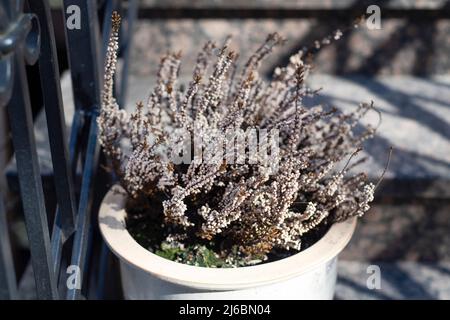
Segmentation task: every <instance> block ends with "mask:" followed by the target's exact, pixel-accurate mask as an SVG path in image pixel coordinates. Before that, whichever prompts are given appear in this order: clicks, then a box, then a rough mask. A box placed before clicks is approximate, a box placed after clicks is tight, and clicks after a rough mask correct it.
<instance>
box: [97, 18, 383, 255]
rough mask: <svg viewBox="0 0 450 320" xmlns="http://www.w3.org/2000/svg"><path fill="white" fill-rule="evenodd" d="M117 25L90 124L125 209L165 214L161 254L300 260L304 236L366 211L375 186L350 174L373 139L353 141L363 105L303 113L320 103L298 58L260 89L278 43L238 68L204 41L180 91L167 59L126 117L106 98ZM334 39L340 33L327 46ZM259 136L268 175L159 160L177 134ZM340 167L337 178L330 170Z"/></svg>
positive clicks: (269, 42)
mask: <svg viewBox="0 0 450 320" xmlns="http://www.w3.org/2000/svg"><path fill="white" fill-rule="evenodd" d="M119 25H120V18H119V16H118V15H117V14H114V16H113V32H112V36H111V38H110V43H109V47H108V52H107V57H106V67H105V81H104V91H103V105H102V109H101V114H100V116H99V118H98V124H99V128H100V134H99V136H100V143H101V145H102V146H103V150H104V152H105V153H106V155H107V156H108V157H109V159H110V160H111V163H112V166H113V168H114V170H115V173H116V175H117V177H118V178H119V180H120V183H121V185H122V186H123V188H124V189H125V190H126V192H127V193H128V195H129V197H130V199H135V200H136V201H137V202H140V203H142V201H151V202H155V201H156V202H159V203H162V206H161V211H160V212H158V213H157V214H159V215H160V218H161V223H162V226H163V228H164V230H165V232H166V236H165V237H166V238H165V239H163V240H164V243H169V244H170V243H172V244H176V245H178V246H182V245H183V243H187V242H190V243H195V242H196V241H197V242H198V243H199V244H200V243H209V242H212V243H215V244H216V245H217V246H218V248H219V251H220V253H221V254H224V255H226V254H230V255H231V251H232V250H236V248H237V249H238V253H239V255H241V256H245V257H253V256H261V255H263V256H264V255H266V254H269V253H271V252H273V251H274V250H291V251H293V252H296V251H298V250H300V249H301V248H302V238H303V237H304V235H305V234H307V233H308V232H310V231H311V230H314V229H315V228H317V227H318V226H319V225H323V224H331V223H333V222H336V221H342V220H345V219H348V218H350V217H354V216H359V217H361V216H362V215H363V214H364V213H365V212H367V210H368V209H369V204H370V202H371V201H372V200H373V194H374V189H375V186H374V185H373V184H372V183H368V182H367V177H366V175H365V174H364V173H358V174H349V172H348V171H349V169H350V167H354V164H351V158H352V156H353V155H354V154H355V153H356V152H358V150H359V149H360V148H361V145H362V143H363V141H364V140H366V139H368V138H370V137H371V136H372V135H373V134H374V132H375V128H374V127H371V126H366V131H365V132H363V133H362V134H356V133H355V132H354V130H353V129H354V127H355V126H356V124H357V123H358V120H359V119H361V117H363V116H364V115H365V114H366V113H367V112H368V111H369V110H372V109H373V104H367V103H362V104H361V105H360V106H359V107H358V108H357V109H356V110H355V111H354V112H351V113H341V112H339V111H338V110H336V109H333V108H329V110H328V109H326V108H324V107H323V106H321V105H317V106H314V107H309V108H306V107H305V106H304V105H303V101H302V100H303V98H304V97H306V96H311V95H315V94H316V92H315V91H313V90H311V89H309V88H308V87H307V86H306V84H305V79H306V78H307V76H308V74H309V73H310V71H311V65H310V64H309V63H306V62H305V60H307V59H305V51H300V52H298V53H297V54H295V55H293V56H292V57H291V58H290V61H289V63H288V65H286V66H285V67H280V68H277V69H276V70H275V72H274V75H273V77H272V78H271V79H270V80H266V79H264V78H262V77H261V76H260V75H259V73H258V68H259V66H260V65H261V64H262V63H263V61H264V59H265V58H266V57H267V56H268V55H269V54H270V53H271V52H272V51H273V50H274V49H275V48H276V47H277V46H279V45H282V44H283V42H284V39H282V37H281V36H280V35H278V34H277V33H274V34H271V35H269V36H268V37H267V39H266V41H265V42H264V43H263V44H262V45H261V46H260V47H259V49H258V50H257V51H256V52H255V53H254V54H252V55H251V56H250V58H249V59H248V60H247V62H246V63H245V64H243V66H240V67H238V66H237V63H236V61H237V54H236V53H235V52H233V51H230V50H229V49H228V42H229V39H227V41H226V43H225V44H224V45H222V46H217V45H216V44H215V43H213V42H208V43H206V44H205V46H204V47H203V49H202V50H201V52H200V53H199V55H198V58H197V63H196V65H195V67H194V72H193V77H192V80H191V81H190V83H189V84H188V85H187V86H186V89H185V90H183V89H182V88H183V86H182V85H180V84H179V83H178V77H177V75H178V70H179V68H180V59H181V53H169V54H167V55H166V56H164V57H163V58H162V59H161V64H160V68H159V72H158V74H157V81H156V86H155V88H154V89H153V91H152V92H151V94H150V96H149V98H148V101H147V103H146V104H144V103H142V102H139V103H138V104H137V108H136V110H135V111H134V112H133V113H131V114H128V113H127V112H126V111H124V110H122V109H120V108H119V106H118V105H117V103H116V100H115V99H114V97H113V79H114V74H115V71H116V63H117V49H118V31H119ZM341 35H342V33H341V32H340V31H337V32H336V33H335V35H334V36H331V37H329V38H326V39H325V40H324V41H323V44H328V43H329V42H331V41H333V40H337V39H338V38H339V37H340V36H341ZM317 46H319V47H320V46H321V44H320V43H316V44H315V49H318V48H317ZM255 128H256V129H267V130H272V129H277V130H278V132H279V152H278V154H277V155H276V157H277V160H278V163H279V167H278V171H277V173H276V174H271V171H270V168H269V166H267V165H266V166H265V165H261V164H260V163H258V164H251V163H250V161H245V163H241V164H236V163H231V164H230V163H228V162H227V161H225V160H223V161H217V162H216V163H206V162H204V161H199V159H196V158H195V157H193V158H192V160H193V161H192V162H190V163H189V164H175V163H173V162H171V161H170V160H168V159H167V158H165V157H164V156H163V153H164V152H167V149H170V148H175V145H176V143H175V142H177V141H175V142H174V141H171V138H170V137H172V136H173V133H174V132H175V131H176V130H184V131H186V132H189V133H191V134H192V135H193V136H194V133H197V134H200V136H202V138H207V135H208V132H211V131H212V130H219V131H221V132H229V131H230V130H231V132H236V134H235V136H234V137H233V138H236V139H238V138H242V137H239V135H240V134H241V133H242V132H246V130H248V129H255ZM178 142H179V141H178ZM235 151H236V150H235ZM246 160H249V159H246ZM343 162H347V164H346V165H345V167H344V168H342V166H341V168H339V169H337V168H336V166H339V165H340V164H341V163H343ZM137 202H136V203H137ZM231 248H233V249H231Z"/></svg>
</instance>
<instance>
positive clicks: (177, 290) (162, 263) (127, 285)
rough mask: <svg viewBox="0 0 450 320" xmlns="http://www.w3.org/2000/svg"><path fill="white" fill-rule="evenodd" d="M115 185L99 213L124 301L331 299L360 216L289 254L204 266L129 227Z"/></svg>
mask: <svg viewBox="0 0 450 320" xmlns="http://www.w3.org/2000/svg"><path fill="white" fill-rule="evenodd" d="M119 190H122V189H121V188H120V187H118V186H115V187H113V189H111V190H110V191H109V193H108V194H107V195H106V197H105V199H104V200H103V203H102V206H101V208H100V214H99V224H100V230H101V232H102V234H103V238H104V239H105V241H106V243H107V244H108V246H109V247H110V249H111V250H112V251H113V252H114V254H115V255H116V256H117V257H118V258H119V260H120V270H121V277H122V287H123V290H124V296H125V298H126V299H211V300H214V299H221V300H222V299H223V300H232V299H332V298H333V294H334V287H335V283H336V275H337V255H338V254H339V253H340V252H341V251H342V249H344V247H345V245H346V244H347V243H348V242H349V240H350V238H351V236H352V234H353V231H354V229H355V226H356V218H353V219H350V220H347V221H346V222H343V223H338V224H334V225H333V226H332V227H331V228H330V230H329V231H328V232H327V233H326V234H325V235H324V236H323V237H322V238H321V239H320V240H319V241H318V242H317V243H315V244H314V245H313V246H311V247H310V248H308V249H306V250H305V251H302V252H300V253H298V254H295V255H293V256H291V257H288V258H285V259H282V260H279V261H275V262H270V263H265V264H261V265H256V266H249V267H241V268H203V267H195V266H189V265H185V264H181V263H177V262H173V261H170V260H167V259H164V258H161V257H159V256H157V255H155V254H153V253H151V252H149V251H148V250H147V249H145V248H143V247H141V246H140V245H139V244H138V243H137V242H136V241H135V240H134V239H133V238H132V237H131V235H130V234H129V233H128V231H127V229H126V228H125V217H126V212H125V210H124V205H125V201H126V198H125V196H124V195H123V191H122V192H117V191H119Z"/></svg>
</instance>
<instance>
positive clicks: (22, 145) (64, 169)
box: [0, 0, 138, 299]
mask: <svg viewBox="0 0 450 320" xmlns="http://www.w3.org/2000/svg"><path fill="white" fill-rule="evenodd" d="M137 3H138V0H129V1H127V2H125V1H118V0H103V1H85V0H64V1H63V8H62V10H63V11H64V16H65V18H66V21H67V19H69V18H70V17H71V15H72V12H71V10H69V11H68V10H67V9H68V8H69V7H72V8H74V7H73V6H76V8H78V9H79V12H77V14H79V21H80V26H79V28H66V44H67V52H68V56H69V66H70V73H71V78H72V87H73V96H74V105H75V113H74V118H73V120H72V126H71V132H70V137H69V138H68V137H67V136H66V126H65V119H64V108H63V101H62V94H61V82H60V75H59V74H60V73H59V68H58V59H57V54H56V44H55V37H54V29H53V22H52V16H51V11H50V6H49V4H48V1H47V0H32V1H24V0H0V107H5V106H6V107H7V110H8V115H9V124H10V129H11V135H12V142H13V146H14V151H15V157H16V162H17V171H18V177H19V185H20V193H21V200H22V205H23V211H24V216H25V222H26V227H27V234H28V239H29V244H30V253H31V261H32V266H33V272H34V278H35V282H36V290H37V296H38V298H40V299H63V298H66V299H80V298H83V297H84V298H91V297H90V296H89V293H88V290H87V289H86V288H84V287H83V286H85V285H86V283H87V281H88V278H92V276H91V275H90V274H89V273H90V272H88V271H89V270H90V269H89V262H91V261H92V259H90V258H91V257H90V255H92V252H93V251H92V247H93V240H92V239H93V232H95V225H94V224H93V223H92V221H91V216H92V215H93V212H94V210H93V203H94V202H95V199H96V198H97V199H98V198H99V197H101V195H99V194H98V191H99V189H98V188H96V186H95V183H96V179H97V178H98V174H97V171H98V170H97V168H98V167H99V161H100V160H99V159H101V155H100V149H99V145H98V142H97V122H96V117H97V115H98V112H99V108H100V103H101V100H100V95H101V86H102V78H103V74H102V72H103V61H102V57H103V56H104V53H105V49H106V45H107V40H108V38H109V32H110V25H109V23H110V22H109V17H110V16H111V13H112V11H113V10H118V11H121V12H124V11H125V10H126V14H124V16H125V21H126V23H125V25H126V26H127V29H126V31H124V32H123V34H122V39H123V40H122V43H121V56H122V57H123V58H124V68H123V71H122V73H121V77H122V79H121V81H120V83H121V87H120V90H116V95H117V98H118V100H119V101H121V102H123V101H124V99H125V97H126V87H127V76H128V59H129V50H130V46H131V31H132V28H133V21H134V19H135V17H136V14H137ZM35 63H37V65H38V69H39V75H40V87H41V93H42V97H43V102H44V108H45V113H46V117H47V126H48V132H49V143H50V150H51V156H52V164H53V176H54V185H55V190H56V200H57V209H56V213H55V216H54V222H53V227H52V229H51V230H49V228H48V221H47V212H46V207H45V201H44V193H43V188H42V182H41V175H40V171H39V164H38V156H37V152H36V145H35V139H34V133H33V118H32V113H31V105H32V101H30V95H29V88H28V81H27V73H26V65H32V64H35ZM33 85H35V84H33ZM36 85H37V84H36ZM78 181H79V183H78ZM0 201H1V200H0ZM7 229H8V228H7V223H6V215H5V210H4V209H3V206H2V205H1V204H0V241H1V243H0V299H2V298H15V297H16V294H17V290H16V283H15V274H14V267H13V265H12V258H11V250H10V246H9V241H8V232H7V231H8V230H7ZM66 251H68V252H69V253H68V254H63V253H64V252H66ZM101 254H102V256H101V259H100V260H101V261H104V260H105V257H104V256H105V255H107V254H108V251H107V250H106V249H105V247H104V246H102V250H101ZM69 265H70V266H76V267H77V268H78V270H79V271H80V273H77V274H76V275H77V276H78V278H76V279H75V280H76V281H75V285H74V286H66V282H65V281H64V280H66V279H65V270H61V269H62V266H69ZM102 266H103V267H105V266H106V264H105V263H100V268H96V269H95V270H96V272H98V274H99V276H100V278H101V277H102V275H103V273H104V270H101V267H102ZM77 283H80V284H81V287H80V286H78V285H77ZM98 283H101V281H99V282H98ZM89 292H90V291H89ZM94 292H97V294H99V295H100V293H99V291H98V289H96V291H94ZM94 298H95V297H94Z"/></svg>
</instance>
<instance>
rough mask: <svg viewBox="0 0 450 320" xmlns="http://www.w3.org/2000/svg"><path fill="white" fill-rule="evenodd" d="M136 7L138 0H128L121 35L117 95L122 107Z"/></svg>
mask: <svg viewBox="0 0 450 320" xmlns="http://www.w3.org/2000/svg"><path fill="white" fill-rule="evenodd" d="M138 7H139V0H129V1H128V8H127V18H126V21H127V30H126V32H127V34H126V35H125V36H122V37H121V39H124V40H122V41H125V45H124V46H123V48H122V50H123V51H122V58H123V67H122V71H121V79H120V91H119V94H118V97H117V100H118V104H119V106H121V107H122V108H125V103H126V99H127V93H128V79H129V72H128V70H129V67H130V53H131V47H132V45H133V38H134V37H133V29H134V21H135V20H136V18H137V15H138Z"/></svg>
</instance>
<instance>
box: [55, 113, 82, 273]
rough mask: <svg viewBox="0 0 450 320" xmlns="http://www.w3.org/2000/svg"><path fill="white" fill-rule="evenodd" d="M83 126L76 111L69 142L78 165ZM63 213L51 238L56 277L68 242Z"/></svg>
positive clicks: (71, 160)
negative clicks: (64, 230) (78, 150)
mask: <svg viewBox="0 0 450 320" xmlns="http://www.w3.org/2000/svg"><path fill="white" fill-rule="evenodd" d="M82 125H83V117H82V113H81V111H79V110H78V111H75V114H74V116H73V120H72V128H71V134H70V140H69V157H70V162H71V163H72V164H73V163H76V160H77V145H78V140H79V134H80V129H81V127H82ZM71 171H72V173H75V168H71ZM60 219H61V212H60V210H59V208H57V210H56V215H55V222H54V224H53V232H52V238H51V241H52V243H51V246H52V256H53V270H54V272H55V275H59V273H60V266H61V254H62V248H63V244H64V242H65V241H66V240H67V238H66V237H65V234H64V232H63V230H62V229H61V227H60V226H61V223H60V221H59V220H60Z"/></svg>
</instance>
